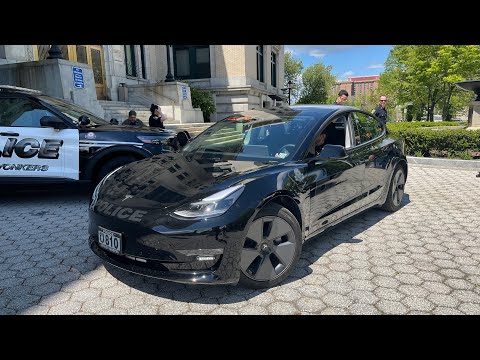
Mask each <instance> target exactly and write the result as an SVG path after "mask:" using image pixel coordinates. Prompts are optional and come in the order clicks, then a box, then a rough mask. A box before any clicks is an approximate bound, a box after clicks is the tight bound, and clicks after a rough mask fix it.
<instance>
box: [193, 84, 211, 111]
mask: <svg viewBox="0 0 480 360" xmlns="http://www.w3.org/2000/svg"><path fill="white" fill-rule="evenodd" d="M190 94H191V96H192V106H193V107H194V108H200V109H201V110H202V112H203V115H204V116H205V119H208V118H209V117H210V114H213V113H214V112H215V103H214V101H213V97H212V94H211V92H210V91H208V90H200V89H197V88H194V87H190Z"/></svg>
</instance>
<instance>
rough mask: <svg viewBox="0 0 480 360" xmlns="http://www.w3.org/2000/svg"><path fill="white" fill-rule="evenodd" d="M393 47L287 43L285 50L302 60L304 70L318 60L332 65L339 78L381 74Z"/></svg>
mask: <svg viewBox="0 0 480 360" xmlns="http://www.w3.org/2000/svg"><path fill="white" fill-rule="evenodd" d="M391 49H392V46H391V45H285V51H291V52H293V55H294V57H295V58H297V59H298V58H300V59H301V60H302V62H303V66H304V70H305V69H306V68H307V67H308V66H310V65H312V64H315V63H318V62H321V63H323V64H325V65H332V67H333V68H332V74H333V75H335V76H336V77H337V80H346V79H347V78H348V77H351V76H364V75H380V74H381V73H382V72H383V70H384V63H385V60H387V57H388V53H389V52H390V50H391Z"/></svg>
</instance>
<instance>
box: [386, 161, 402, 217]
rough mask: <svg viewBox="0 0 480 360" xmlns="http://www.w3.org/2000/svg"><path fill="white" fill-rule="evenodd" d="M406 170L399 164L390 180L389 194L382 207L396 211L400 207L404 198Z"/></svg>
mask: <svg viewBox="0 0 480 360" xmlns="http://www.w3.org/2000/svg"><path fill="white" fill-rule="evenodd" d="M405 182H406V176H405V170H404V169H403V167H401V166H397V167H396V168H395V171H394V173H393V176H392V180H391V181H390V187H389V188H388V195H387V199H386V200H385V203H384V204H383V205H382V209H384V210H387V211H390V212H394V211H397V210H398V209H400V206H401V204H402V200H403V194H404V191H405Z"/></svg>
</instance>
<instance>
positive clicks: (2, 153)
mask: <svg viewBox="0 0 480 360" xmlns="http://www.w3.org/2000/svg"><path fill="white" fill-rule="evenodd" d="M2 143H3V141H1V140H0V157H3V158H12V160H15V162H13V163H8V164H5V163H0V169H1V170H15V171H48V159H58V157H59V154H60V148H61V147H62V145H63V140H60V139H43V140H41V143H40V141H38V140H37V139H34V138H24V139H17V138H15V137H8V138H7V140H6V142H5V144H4V145H3V146H1V145H2ZM33 157H37V158H38V159H44V160H45V163H44V164H27V163H22V162H21V161H22V160H23V159H30V158H33ZM15 158H18V162H17V161H16V160H17V159H15Z"/></svg>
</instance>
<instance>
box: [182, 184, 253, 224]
mask: <svg viewBox="0 0 480 360" xmlns="http://www.w3.org/2000/svg"><path fill="white" fill-rule="evenodd" d="M244 189H245V185H237V186H232V187H230V188H228V189H225V190H222V191H219V192H218V193H215V194H213V195H210V196H208V197H206V198H205V199H202V200H200V201H197V202H193V203H190V204H188V205H185V206H182V207H180V208H178V209H177V210H175V211H174V212H173V213H174V214H175V215H177V216H180V217H183V218H188V219H194V218H208V217H215V216H219V215H222V214H223V213H224V212H225V211H227V210H228V209H229V208H230V206H232V205H233V204H234V203H235V201H237V199H238V197H239V196H240V195H241V194H242V192H243V190H244Z"/></svg>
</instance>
